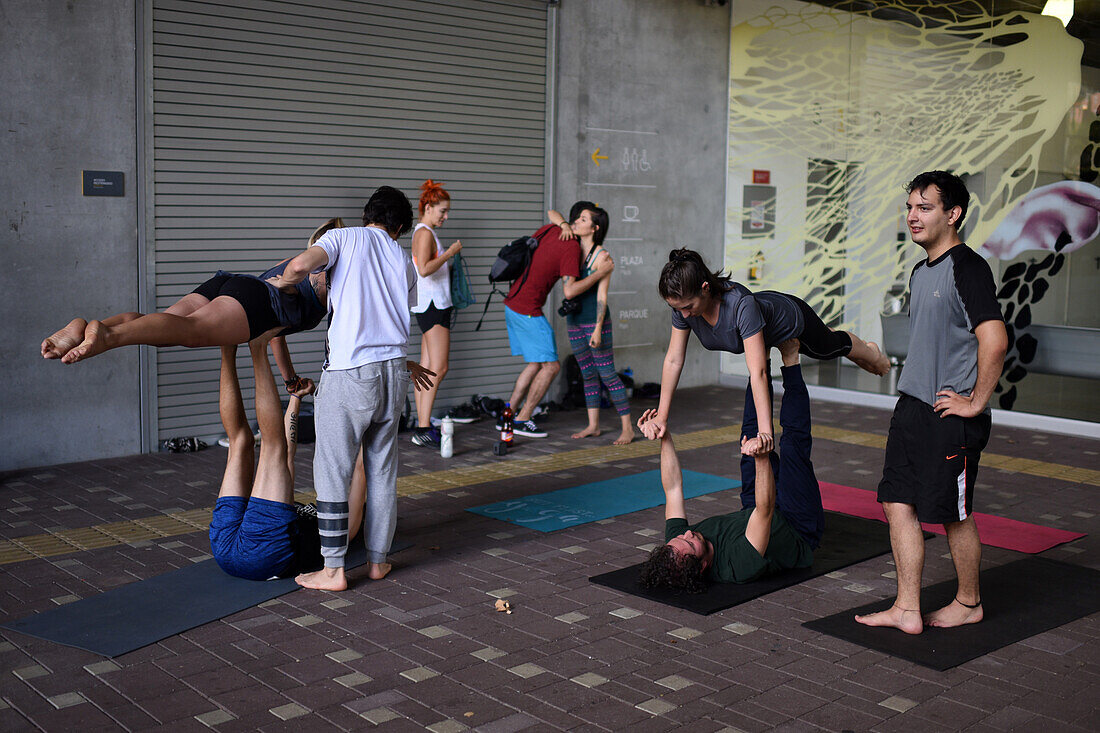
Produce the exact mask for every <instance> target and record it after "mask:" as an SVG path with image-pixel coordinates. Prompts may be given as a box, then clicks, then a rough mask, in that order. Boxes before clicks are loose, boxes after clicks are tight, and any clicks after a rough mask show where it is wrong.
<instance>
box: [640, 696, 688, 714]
mask: <svg viewBox="0 0 1100 733" xmlns="http://www.w3.org/2000/svg"><path fill="white" fill-rule="evenodd" d="M634 707H636V708H638V709H639V710H644V711H645V712H647V713H649V714H650V715H664V714H665V713H671V712H672V711H673V710H675V709H676V708H677V707H678V706H677V705H673V704H672V703H670V702H668V701H667V700H662V699H660V698H658V697H654V698H651V699H649V700H646V701H645V702H640V703H638V704H637V705H635V706H634Z"/></svg>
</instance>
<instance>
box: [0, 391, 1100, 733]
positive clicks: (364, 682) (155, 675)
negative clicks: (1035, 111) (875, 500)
mask: <svg viewBox="0 0 1100 733" xmlns="http://www.w3.org/2000/svg"><path fill="white" fill-rule="evenodd" d="M742 394H743V393H742V392H741V391H739V390H734V389H726V388H719V387H712V388H699V389H694V390H684V391H682V392H681V393H680V394H678V396H677V405H676V415H675V417H676V422H675V425H674V428H675V429H676V430H677V432H679V433H684V434H686V435H685V441H684V443H685V445H682V446H681V449H682V460H683V462H684V466H685V468H690V469H694V470H698V471H705V472H709V473H716V474H722V475H727V476H731V477H736V476H737V475H738V471H737V467H736V463H735V456H734V453H733V448H732V445H731V444H730V442H729V441H730V439H731V437H730V436H734V435H736V419H737V417H738V416H739V415H740V406H741V401H742ZM648 404H650V403H639V404H638V405H636V412H637V411H638V409H637V408H642V407H645V406H647V405H648ZM813 410H814V413H813V414H814V420H815V430H814V432H815V444H814V462H815V465H816V467H817V471H818V476H819V478H820V479H821V480H823V481H831V482H834V483H839V484H845V485H850V486H856V487H859V488H864V489H873V488H874V487H875V485H876V483H877V481H878V477H879V472H880V470H881V466H882V437H883V436H884V435H885V432H886V427H887V424H888V421H889V414H888V412H885V411H880V410H871V409H867V408H864V407H861V406H858V405H846V404H837V403H828V402H819V401H815V402H814V405H813ZM583 421H584V417H583V414H582V413H581V412H573V413H560V414H557V415H554V416H553V417H552V419H550V420H548V421H547V422H546V426H547V428H549V429H550V431H551V437H550V438H549V439H546V440H525V441H522V442H521V443H520V444H519V445H518V446H517V449H516V450H515V451H513V453H512V454H511V455H509V456H508V457H507V458H505V459H498V458H494V457H493V456H492V455H491V453H490V450H489V449H490V447H491V442H492V435H491V433H492V426H491V425H489V424H488V423H487V422H481V423H475V424H473V425H469V426H458V433H457V436H456V451H455V456H454V458H452V459H449V460H444V459H442V458H440V457H439V456H437V455H435V454H433V453H431V452H430V451H427V450H425V449H421V448H416V447H413V446H411V445H410V444H409V443H408V442H407V436H402V444H401V445H402V448H401V485H400V494H401V497H400V498H399V500H398V510H399V517H400V519H399V523H398V535H399V536H400V537H401V538H402V539H404V540H408V541H411V542H413V543H414V544H413V547H412V548H410V549H408V550H405V551H403V552H401V553H399V554H397V555H395V556H394V564H395V570H394V572H393V573H392V574H391V575H390V577H389V578H387V579H386V580H384V581H381V582H370V581H368V580H366V579H365V578H364V577H363V576H362V575H361V574H359V573H354V572H353V573H352V576H351V577H352V579H353V581H354V585H353V587H352V588H351V589H350V590H349V591H347V592H346V593H341V594H328V593H320V592H312V591H297V592H294V593H290V594H288V595H285V596H282V597H281V598H278V599H276V600H274V601H271V602H268V603H265V604H263V605H262V606H259V607H256V608H252V609H249V610H247V611H244V612H241V613H238V614H235V615H233V616H230V617H227V618H225V619H222V620H220V621H216V622H214V623H210V624H206V625H204V626H201V627H199V628H196V629H193V630H192V631H189V632H187V633H185V634H181V635H179V636H176V637H171V638H169V639H166V640H164V641H162V642H160V643H158V644H154V645H152V646H149V647H146V648H144V649H141V650H138V651H136V652H133V653H130V654H126V655H124V656H121V657H118V658H117V659H113V660H106V659H103V658H101V657H99V656H98V655H94V654H91V653H88V652H83V651H80V650H75V649H70V648H67V647H62V646H58V645H56V644H52V643H49V642H44V641H39V640H36V639H33V638H30V637H26V636H23V635H21V634H17V633H12V632H3V633H2V634H0V638H2V639H3V641H0V679H2V680H3V682H2V684H0V730H27V729H31V728H39V729H42V730H46V731H60V730H68V729H80V730H114V729H125V730H145V729H150V728H154V727H165V726H167V727H170V729H172V730H207V729H209V728H214V729H216V730H219V731H238V730H239V731H245V730H247V731H253V730H262V731H278V730H293V731H314V730H366V729H374V728H375V727H377V728H378V729H380V730H398V731H400V730H430V731H436V732H437V733H442V732H444V731H461V730H467V729H473V730H482V731H494V732H498V733H504V732H505V731H521V730H614V731H624V730H630V731H651V730H652V731H659V730H670V729H673V728H676V727H679V726H681V725H691V727H692V730H693V731H699V732H700V733H706V732H707V731H720V730H726V731H734V730H740V731H762V730H772V729H777V728H778V729H783V730H794V731H817V730H836V731H842V730H852V731H864V730H874V731H893V730H899V731H902V730H904V731H907V732H908V731H914V730H919V731H941V730H942V731H955V730H969V731H1005V730H1014V729H1024V728H1026V729H1028V730H1049V731H1074V730H1080V731H1092V730H1098V729H1100V714H1098V709H1100V706H1098V704H1097V700H1098V699H1100V666H1098V663H1097V660H1098V659H1100V654H1098V651H1100V641H1098V637H1100V633H1098V632H1100V630H1098V628H1097V617H1096V616H1095V615H1094V616H1092V617H1088V618H1085V619H1081V620H1079V621H1076V622H1074V623H1071V624H1068V625H1066V626H1064V627H1061V628H1058V629H1055V630H1053V631H1050V632H1047V633H1044V634H1040V635H1038V636H1035V637H1032V638H1030V639H1027V640H1025V641H1023V642H1020V643H1017V644H1013V645H1010V646H1008V647H1006V648H1004V649H1001V650H999V651H997V652H994V653H993V654H990V655H987V656H985V657H982V658H979V659H976V660H974V661H972V662H969V663H967V664H964V665H962V666H960V667H958V668H956V669H953V670H950V671H948V672H946V673H941V672H934V671H930V670H927V669H925V668H923V667H919V666H916V665H913V664H910V663H908V662H903V661H900V660H897V659H894V658H891V657H889V656H886V655H883V654H880V653H878V652H873V651H869V650H866V649H863V648H861V647H858V646H854V645H852V644H849V643H847V642H843V641H839V640H837V639H834V638H831V637H828V636H822V635H820V634H817V633H815V632H811V631H808V630H806V629H804V628H803V627H802V626H801V624H802V622H803V621H806V620H809V619H812V618H817V617H820V616H823V615H827V614H830V613H834V612H836V611H838V610H842V609H845V608H850V607H853V606H856V605H859V604H861V603H865V602H867V601H869V600H874V599H877V598H886V597H889V596H891V594H892V591H893V580H892V577H891V571H892V563H891V560H890V558H889V556H883V557H880V558H876V559H873V560H869V561H867V562H864V563H861V564H859V565H856V566H853V567H850V568H847V569H845V570H844V571H843V572H838V573H833V574H830V576H827V577H821V578H816V579H814V580H812V581H809V582H806V583H803V584H801V585H798V586H795V587H792V588H787V589H784V590H782V591H778V592H776V593H772V594H770V595H768V596H765V597H763V598H759V599H756V600H754V601H751V602H749V603H745V604H743V605H741V606H737V607H735V608H732V609H729V610H727V611H724V612H720V613H717V614H714V615H712V616H707V617H704V616H698V615H695V614H691V613H688V612H685V611H680V610H677V609H673V608H668V607H665V606H663V605H660V604H654V603H650V602H648V601H644V600H642V599H639V598H634V597H630V596H623V595H621V594H619V593H616V592H614V591H611V590H608V589H606V588H602V587H598V586H595V585H592V584H591V583H589V582H588V577H589V576H590V575H594V574H596V573H599V572H604V571H606V570H610V569H614V568H618V567H622V566H625V565H628V564H631V563H634V562H638V561H639V560H640V559H642V558H643V557H644V555H645V553H646V551H647V550H648V549H649V548H650V547H652V546H653V543H654V542H657V541H659V540H660V530H661V529H662V528H663V519H662V517H663V514H662V511H661V509H659V508H656V509H650V510H645V511H640V512H635V513H633V514H628V515H624V516H620V517H615V518H612V519H608V520H603V521H600V522H595V523H591V524H586V525H580V526H578V527H574V528H571V529H567V530H562V531H559V532H553V533H548V534H544V533H541V532H537V531H535V530H532V529H528V528H523V527H518V526H515V525H511V524H506V523H504V522H500V521H497V520H494V519H489V518H485V517H481V516H478V515H475V514H472V513H470V512H467V511H465V509H467V508H468V507H472V506H477V505H480V504H484V503H487V502H491V501H498V500H502V499H509V498H516V497H521V496H524V495H528V494H534V493H541V492H544V491H550V490H553V489H557V488H563V487H567V486H573V485H577V484H579V483H585V482H589V481H595V480H599V479H604V478H612V477H615V476H623V475H629V474H633V473H637V472H640V471H645V470H651V469H652V468H654V466H655V465H656V463H657V457H656V451H655V445H653V444H648V443H647V444H641V443H636V444H635V445H633V446H629V447H627V448H622V449H617V448H613V447H611V446H609V445H607V444H608V443H610V440H611V439H612V438H613V437H614V435H613V434H612V433H608V434H605V436H602V437H601V438H597V439H589V440H587V441H583V442H582V441H572V440H570V438H569V433H570V432H571V431H572V430H575V429H577V428H578V427H580V425H581V424H582V423H583ZM605 422H606V424H607V425H608V426H611V425H613V424H615V423H616V422H617V420H616V419H615V418H614V416H613V415H612V414H610V413H609V414H608V415H607V416H606V417H605ZM596 448H598V450H592V449H596ZM685 448H686V450H685ZM1098 452H1100V445H1098V444H1097V443H1096V442H1095V441H1088V440H1084V439H1075V438H1070V437H1066V436H1060V435H1051V434H1044V433H1038V432H1032V431H1025V430H1015V429H1007V428H1001V427H997V426H994V430H993V437H992V439H991V441H990V444H989V447H988V448H987V451H986V458H984V459H983V468H982V469H981V471H980V473H979V484H978V487H979V488H978V493H977V499H976V507H977V509H978V510H979V511H983V512H988V513H991V514H998V515H1001V516H1006V517H1011V518H1014V519H1019V520H1022V521H1029V522H1036V523H1041V524H1045V525H1049V526H1054V527H1063V528H1066V529H1071V530H1075V531H1081V532H1088V533H1089V536H1088V537H1086V538H1084V539H1081V540H1078V541H1077V542H1074V543H1071V544H1068V545H1064V546H1062V547H1058V548H1055V549H1053V550H1050V551H1048V552H1047V553H1045V556H1047V557H1050V558H1053V559H1056V560H1061V561H1065V562H1071V563H1078V564H1084V565H1088V566H1091V567H1097V566H1098V565H1100V554H1098V552H1097V545H1096V540H1094V539H1093V536H1094V535H1095V532H1096V531H1097V530H1100V526H1098V519H1097V514H1100V495H1098V485H1100V471H1098V469H1100V459H1098ZM311 456H312V450H311V447H310V446H303V449H302V450H301V451H300V453H299V457H300V463H301V466H300V469H299V474H298V475H299V483H300V487H299V489H300V493H302V494H303V495H305V496H308V495H309V494H310V490H311V488H312V486H311V481H312V478H311V472H310V469H309V461H310V458H311ZM224 459H225V452H224V450H222V449H219V448H212V449H209V450H206V451H202V452H201V453H197V454H182V455H169V454H159V455H146V456H133V457H128V458H122V459H111V460H103V461H93V462H88V463H80V464H70V465H64V466H51V467H45V468H40V469H34V470H29V471H20V472H15V473H10V474H6V475H3V476H0V498H2V502H0V506H2V507H3V509H2V510H0V618H2V619H4V620H11V619H15V618H19V617H22V616H24V615H27V614H31V613H35V612H39V611H43V610H46V609H49V608H53V607H55V606H56V605H59V604H64V603H69V602H72V601H74V600H77V599H80V598H85V597H88V596H91V595H95V594H96V593H98V592H101V591H103V590H107V589H109V588H112V587H115V586H118V585H121V584H124V583H131V582H134V581H135V580H140V579H142V578H148V577H151V576H154V575H158V574H160V573H163V572H166V571H168V570H170V569H172V568H177V567H181V566H185V565H187V564H189V563H193V562H196V561H201V560H203V559H206V558H209V556H210V554H209V553H210V549H209V545H208V543H207V538H206V532H205V525H206V522H207V521H208V516H209V508H210V507H211V506H212V505H213V502H214V497H215V495H216V493H217V486H218V482H219V480H220V474H221V470H222V467H223V465H224ZM737 508H739V507H738V499H737V496H736V492H735V491H726V492H721V493H718V494H714V495H711V496H707V497H701V498H699V499H693V500H689V502H688V511H689V515H690V516H691V517H702V516H706V515H709V514H715V513H719V512H724V511H732V510H735V509H737ZM654 530H656V531H657V532H656V533H655V532H654ZM1016 557H1018V554H1017V553H1013V552H1010V551H1007V550H1000V549H996V548H986V549H985V553H984V556H983V565H984V566H985V567H991V566H994V565H1000V564H1003V563H1005V562H1009V561H1011V560H1013V559H1015V558H1016ZM952 576H953V570H952V568H951V563H950V559H949V556H948V555H947V544H946V540H945V539H944V538H942V537H937V538H935V539H932V540H930V541H929V543H928V560H927V564H926V568H925V584H931V583H934V582H938V581H940V580H944V579H947V578H950V577H952ZM1067 592H1072V589H1067ZM498 598H506V599H507V600H508V601H509V602H510V603H511V604H512V606H513V609H514V610H513V613H511V614H504V613H497V612H495V611H494V610H493V603H494V602H495V600H496V599H498ZM989 612H995V611H993V610H989Z"/></svg>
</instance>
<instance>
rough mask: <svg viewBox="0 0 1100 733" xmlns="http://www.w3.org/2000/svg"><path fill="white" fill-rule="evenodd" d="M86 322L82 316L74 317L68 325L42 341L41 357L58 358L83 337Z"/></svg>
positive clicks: (86, 325)
mask: <svg viewBox="0 0 1100 733" xmlns="http://www.w3.org/2000/svg"><path fill="white" fill-rule="evenodd" d="M87 327H88V322H87V321H85V320H84V319H83V318H74V319H73V320H71V321H69V325H67V326H65V328H63V329H61V330H60V331H58V332H57V333H55V334H54V335H53V336H50V337H49V338H48V339H46V340H45V341H43V342H42V358H43V359H60V358H61V357H63V356H65V354H67V353H69V351H70V350H71V349H72V348H73V347H74V346H76V345H77V344H79V343H80V342H81V341H82V340H83V339H84V329H85V328H87Z"/></svg>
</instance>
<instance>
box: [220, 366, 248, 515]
mask: <svg viewBox="0 0 1100 733" xmlns="http://www.w3.org/2000/svg"><path fill="white" fill-rule="evenodd" d="M218 413H219V414H220V415H221V419H222V427H223V428H225V435H226V437H227V438H228V439H229V456H228V457H227V458H226V459H225V474H224V475H223V476H222V485H221V490H220V491H219V492H218V496H219V497H221V496H244V497H247V496H248V495H249V493H250V492H251V491H252V476H253V464H254V462H255V457H256V440H255V438H254V437H253V436H252V430H251V428H249V427H248V420H247V418H246V417H245V413H244V400H243V399H242V398H241V385H240V381H239V380H238V379H237V347H236V346H223V347H222V365H221V374H220V376H219V379H218Z"/></svg>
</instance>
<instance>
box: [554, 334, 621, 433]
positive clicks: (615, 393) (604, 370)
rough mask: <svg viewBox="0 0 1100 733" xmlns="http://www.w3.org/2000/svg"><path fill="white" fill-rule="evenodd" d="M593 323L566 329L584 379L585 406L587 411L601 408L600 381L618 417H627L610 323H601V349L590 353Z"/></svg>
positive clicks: (591, 349)
mask: <svg viewBox="0 0 1100 733" xmlns="http://www.w3.org/2000/svg"><path fill="white" fill-rule="evenodd" d="M595 328H596V324H595V323H581V324H579V325H576V326H572V325H571V326H569V345H570V346H572V347H573V355H574V356H576V357H577V364H579V365H580V367H581V376H583V377H584V404H585V406H586V407H588V408H589V409H593V408H599V406H600V381H601V380H602V381H603V383H604V386H605V387H607V392H608V394H610V395H611V402H612V404H614V405H615V410H616V411H617V412H618V413H619V414H620V415H629V414H630V402H629V401H628V400H627V399H626V387H624V386H623V380H621V379H619V375H618V374H617V373H616V372H615V355H614V354H613V353H612V349H611V322H610V320H609V319H604V322H603V330H602V331H601V332H600V333H601V341H600V347H599V348H598V349H593V348H592V347H591V346H589V345H588V339H590V338H591V337H592V331H593V330H594V329H595Z"/></svg>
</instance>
